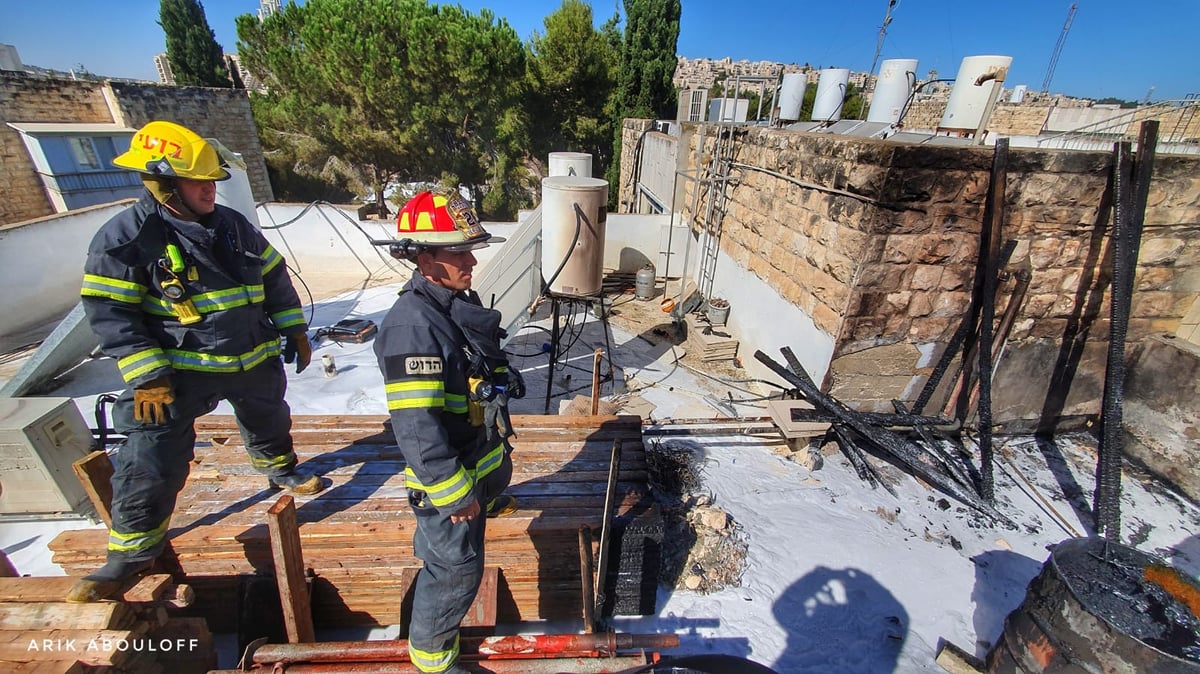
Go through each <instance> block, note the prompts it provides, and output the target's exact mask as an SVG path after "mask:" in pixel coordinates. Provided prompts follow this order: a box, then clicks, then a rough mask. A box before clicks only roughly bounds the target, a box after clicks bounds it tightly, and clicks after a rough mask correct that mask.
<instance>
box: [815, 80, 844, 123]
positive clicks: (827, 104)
mask: <svg viewBox="0 0 1200 674" xmlns="http://www.w3.org/2000/svg"><path fill="white" fill-rule="evenodd" d="M849 84H850V71H849V70H848V69H846V68H826V69H825V70H822V71H821V79H820V80H818V81H817V97H816V98H815V99H813V112H812V119H813V121H814V122H836V121H838V120H839V119H841V118H842V103H844V102H845V101H846V87H847V86H848V85H849Z"/></svg>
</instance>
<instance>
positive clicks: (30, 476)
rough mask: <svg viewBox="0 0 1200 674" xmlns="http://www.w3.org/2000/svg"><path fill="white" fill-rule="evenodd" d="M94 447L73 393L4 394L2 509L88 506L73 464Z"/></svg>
mask: <svg viewBox="0 0 1200 674" xmlns="http://www.w3.org/2000/svg"><path fill="white" fill-rule="evenodd" d="M91 449H92V431H91V429H89V428H88V426H87V423H86V422H84V420H83V416H82V415H80V414H79V410H78V409H77V408H76V407H75V403H74V402H72V401H71V399H70V398H0V515H49V514H55V513H69V512H84V511H85V510H86V509H87V504H89V501H88V495H87V492H85V491H84V489H83V485H82V484H81V483H80V481H79V478H78V477H76V476H75V471H74V470H73V469H72V468H71V464H72V463H74V462H75V461H78V460H79V459H82V458H83V457H85V456H87V455H88V453H89V452H91Z"/></svg>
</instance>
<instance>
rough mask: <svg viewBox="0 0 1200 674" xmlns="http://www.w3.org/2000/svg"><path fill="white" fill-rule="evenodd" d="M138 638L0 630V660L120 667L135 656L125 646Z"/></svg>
mask: <svg viewBox="0 0 1200 674" xmlns="http://www.w3.org/2000/svg"><path fill="white" fill-rule="evenodd" d="M139 637H143V635H140V634H138V633H136V632H132V631H129V630H82V629H81V630H75V629H62V630H25V631H20V632H8V631H0V660H15V661H18V662H37V661H46V660H66V661H69V662H74V661H76V660H78V661H79V662H82V663H84V664H86V665H121V664H124V663H126V662H128V661H129V660H131V659H132V658H133V657H134V656H135V655H137V653H136V652H135V651H134V650H133V649H132V648H130V647H129V645H130V644H131V643H132V642H133V640H134V639H136V638H139ZM123 645H124V646H123Z"/></svg>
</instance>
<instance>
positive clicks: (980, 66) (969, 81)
mask: <svg viewBox="0 0 1200 674" xmlns="http://www.w3.org/2000/svg"><path fill="white" fill-rule="evenodd" d="M1010 65H1012V57H1011V56H968V57H966V58H964V59H963V60H962V64H961V65H960V66H959V67H958V75H957V76H956V77H955V78H954V86H953V87H952V88H951V89H950V100H949V101H947V102H946V111H945V112H944V113H942V122H941V124H940V125H939V127H938V128H941V129H949V130H960V131H975V130H977V129H978V128H979V124H980V122H982V121H983V113H984V112H985V111H986V110H987V106H988V101H989V100H990V99H991V95H992V89H993V88H995V87H999V86H1002V85H1003V79H1004V78H1003V77H1001V78H1000V81H996V80H995V79H986V81H984V82H983V83H981V84H978V85H976V84H975V82H976V81H978V80H979V79H980V78H981V77H984V76H992V75H995V74H997V73H1000V72H1001V71H1007V70H1008V67H1009V66H1010Z"/></svg>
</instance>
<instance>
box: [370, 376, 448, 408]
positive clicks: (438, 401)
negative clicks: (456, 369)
mask: <svg viewBox="0 0 1200 674" xmlns="http://www.w3.org/2000/svg"><path fill="white" fill-rule="evenodd" d="M384 391H386V392H387V406H388V410H389V411H391V410H414V409H423V408H434V409H440V408H442V407H445V406H446V384H445V383H444V382H443V381H442V380H440V379H411V380H406V381H394V382H390V383H388V385H387V386H385V387H384ZM465 402H466V401H465V400H464V403H465Z"/></svg>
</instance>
